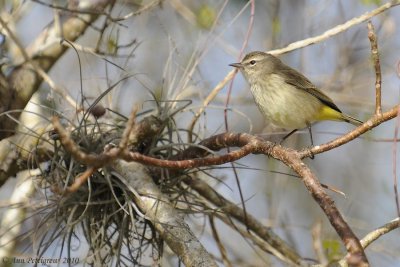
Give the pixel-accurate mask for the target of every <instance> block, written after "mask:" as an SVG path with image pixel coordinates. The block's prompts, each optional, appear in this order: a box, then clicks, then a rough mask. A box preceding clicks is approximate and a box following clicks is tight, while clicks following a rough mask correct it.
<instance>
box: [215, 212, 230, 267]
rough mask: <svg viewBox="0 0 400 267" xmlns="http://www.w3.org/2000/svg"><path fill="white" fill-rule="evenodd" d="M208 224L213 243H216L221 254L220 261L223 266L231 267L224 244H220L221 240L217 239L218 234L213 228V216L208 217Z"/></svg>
mask: <svg viewBox="0 0 400 267" xmlns="http://www.w3.org/2000/svg"><path fill="white" fill-rule="evenodd" d="M209 222H210V227H211V232H212V235H213V237H214V240H215V242H216V243H217V246H218V249H219V252H220V253H221V257H222V261H223V263H224V266H227V267H232V266H233V265H232V263H231V262H230V260H229V258H228V256H227V252H226V249H225V246H224V244H222V242H221V239H220V238H219V234H218V231H217V228H216V227H215V223H214V216H210V217H209Z"/></svg>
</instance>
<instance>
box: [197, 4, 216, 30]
mask: <svg viewBox="0 0 400 267" xmlns="http://www.w3.org/2000/svg"><path fill="white" fill-rule="evenodd" d="M215 17H216V14H215V10H214V9H213V8H212V7H210V6H209V5H202V6H201V7H200V8H199V10H198V11H197V14H196V20H197V25H198V26H199V27H200V28H203V29H206V30H209V29H210V28H211V27H212V25H213V24H214V22H215Z"/></svg>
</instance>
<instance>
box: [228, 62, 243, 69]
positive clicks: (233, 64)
mask: <svg viewBox="0 0 400 267" xmlns="http://www.w3.org/2000/svg"><path fill="white" fill-rule="evenodd" d="M229 66H232V67H235V68H238V69H241V68H243V64H242V63H232V64H229Z"/></svg>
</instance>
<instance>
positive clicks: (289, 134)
mask: <svg viewBox="0 0 400 267" xmlns="http://www.w3.org/2000/svg"><path fill="white" fill-rule="evenodd" d="M295 132H297V129H294V130H293V131H291V132H290V133H288V134H287V135H285V136H284V137H283V138H282V140H281V141H280V142H279V144H280V145H282V143H283V141H285V140H286V139H287V138H288V137H289V136H291V135H292V134H294V133H295Z"/></svg>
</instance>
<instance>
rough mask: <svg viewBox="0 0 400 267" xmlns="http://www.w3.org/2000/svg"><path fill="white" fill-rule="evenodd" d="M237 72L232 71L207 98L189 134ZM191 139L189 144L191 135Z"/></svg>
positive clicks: (195, 116)
mask: <svg viewBox="0 0 400 267" xmlns="http://www.w3.org/2000/svg"><path fill="white" fill-rule="evenodd" d="M235 72H236V70H231V71H230V72H229V73H228V75H226V77H225V78H224V79H223V80H222V81H220V82H219V83H218V84H217V85H216V86H215V87H214V89H213V90H212V91H211V93H210V94H209V95H208V96H207V98H206V99H205V100H204V101H203V106H202V107H201V108H200V109H199V111H197V113H196V114H195V115H194V117H193V119H192V121H191V122H190V125H189V128H188V131H189V133H192V132H193V128H194V126H195V124H196V122H197V120H198V119H199V118H200V116H201V114H202V113H203V112H204V110H205V109H206V107H207V106H208V105H209V104H210V102H211V101H212V100H213V99H214V98H215V97H216V96H217V95H218V93H219V91H221V90H222V89H223V88H224V87H225V85H226V84H227V83H228V82H229V81H230V80H231V79H232V78H233V77H234V76H235ZM188 136H189V137H188V138H189V143H192V141H193V139H192V138H193V137H192V135H191V134H189V135H188Z"/></svg>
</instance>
